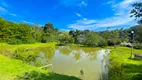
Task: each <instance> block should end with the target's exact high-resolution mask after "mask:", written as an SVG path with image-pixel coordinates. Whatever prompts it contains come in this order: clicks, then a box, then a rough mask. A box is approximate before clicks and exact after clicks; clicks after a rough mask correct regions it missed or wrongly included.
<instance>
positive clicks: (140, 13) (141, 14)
mask: <svg viewBox="0 0 142 80" xmlns="http://www.w3.org/2000/svg"><path fill="white" fill-rule="evenodd" d="M131 17H135V18H136V19H139V21H138V23H139V24H142V3H134V4H133V9H132V10H131Z"/></svg>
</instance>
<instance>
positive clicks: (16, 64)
mask: <svg viewBox="0 0 142 80" xmlns="http://www.w3.org/2000/svg"><path fill="white" fill-rule="evenodd" d="M30 71H37V72H41V73H48V70H46V71H45V70H41V69H39V68H36V67H34V66H30V65H27V64H26V63H24V62H23V61H21V60H16V59H12V58H8V57H5V56H3V55H0V80H13V79H14V78H15V77H16V76H17V75H19V76H20V75H22V74H24V73H25V72H30Z"/></svg>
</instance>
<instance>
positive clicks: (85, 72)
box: [32, 46, 110, 80]
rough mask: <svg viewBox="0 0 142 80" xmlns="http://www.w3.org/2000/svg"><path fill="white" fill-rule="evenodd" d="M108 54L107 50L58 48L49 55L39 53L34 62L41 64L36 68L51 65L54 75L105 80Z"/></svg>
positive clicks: (86, 79)
mask: <svg viewBox="0 0 142 80" xmlns="http://www.w3.org/2000/svg"><path fill="white" fill-rule="evenodd" d="M109 52H110V51H109V50H107V49H97V48H87V47H77V46H60V47H57V48H56V49H55V50H54V51H53V53H50V55H49V53H48V54H46V53H45V52H40V54H39V55H38V56H37V58H36V61H35V62H36V63H40V64H42V65H38V66H44V65H48V64H52V66H50V67H49V68H50V70H51V71H52V72H54V73H59V74H64V75H69V76H76V77H79V78H81V79H83V80H100V78H101V77H102V78H103V77H105V79H106V80H107V79H108V58H109V57H108V55H109ZM35 62H32V64H33V65H34V64H35Z"/></svg>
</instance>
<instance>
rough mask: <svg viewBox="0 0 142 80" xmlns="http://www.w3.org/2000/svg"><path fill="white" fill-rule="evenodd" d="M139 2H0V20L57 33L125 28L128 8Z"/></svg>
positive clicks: (132, 22)
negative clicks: (45, 27)
mask: <svg viewBox="0 0 142 80" xmlns="http://www.w3.org/2000/svg"><path fill="white" fill-rule="evenodd" d="M135 2H142V0H0V16H1V17H3V18H4V19H6V20H9V21H14V22H18V23H28V24H40V25H44V24H45V23H47V22H51V23H53V24H54V26H55V27H56V28H58V29H60V30H66V31H68V30H72V29H73V30H75V29H79V30H85V29H88V30H94V31H102V30H106V28H107V27H110V29H116V28H128V27H131V26H132V25H135V24H137V21H135V20H134V18H130V9H131V4H132V3H135Z"/></svg>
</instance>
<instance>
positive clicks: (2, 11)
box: [0, 6, 8, 15]
mask: <svg viewBox="0 0 142 80" xmlns="http://www.w3.org/2000/svg"><path fill="white" fill-rule="evenodd" d="M7 12H8V11H7V10H6V9H5V8H3V7H1V6H0V15H3V14H6V13H7Z"/></svg>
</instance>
